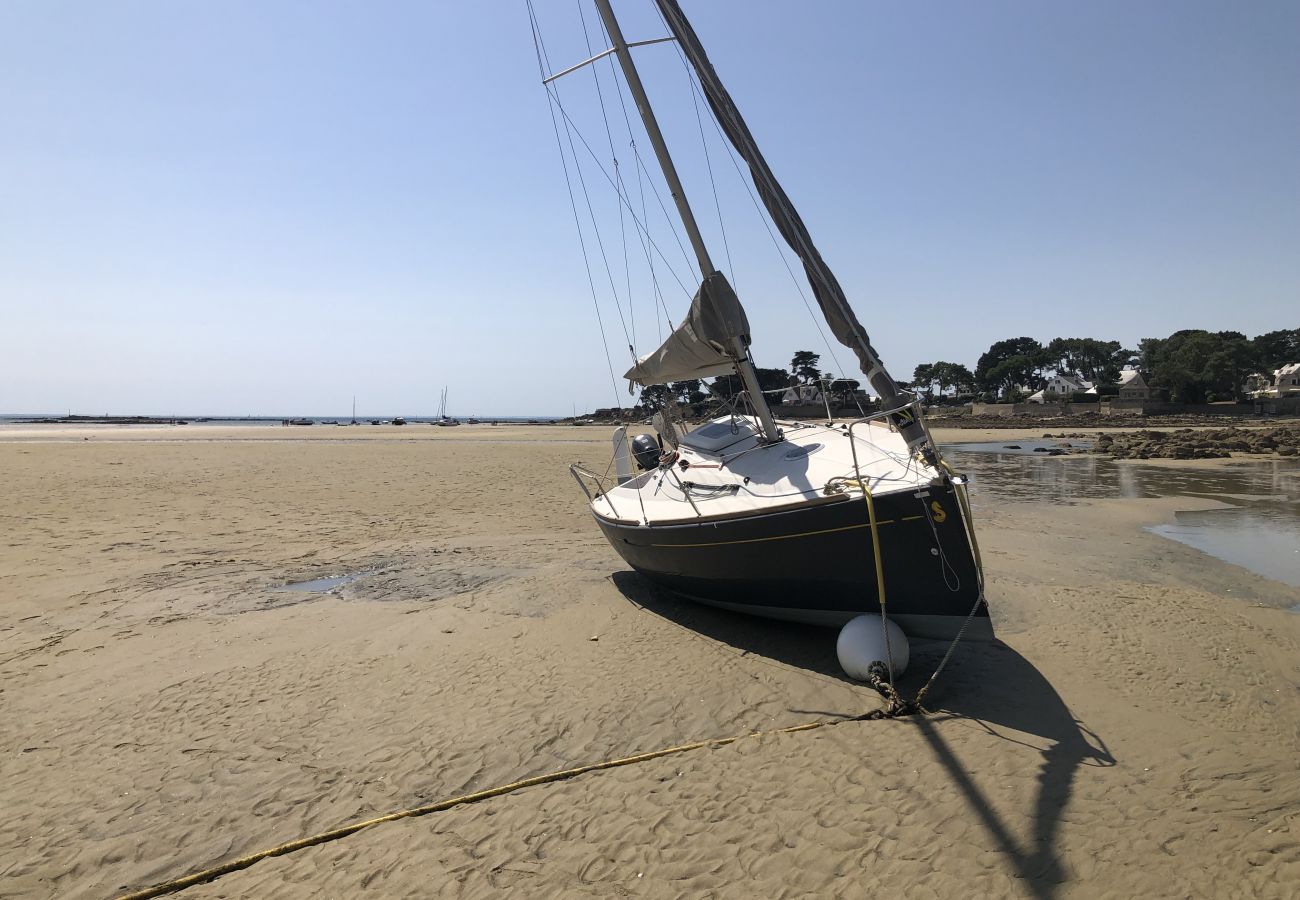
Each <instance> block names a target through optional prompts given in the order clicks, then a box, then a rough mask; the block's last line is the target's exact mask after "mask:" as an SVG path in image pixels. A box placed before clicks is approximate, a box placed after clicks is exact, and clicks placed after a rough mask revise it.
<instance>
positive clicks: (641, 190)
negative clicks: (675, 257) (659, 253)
mask: <svg viewBox="0 0 1300 900" xmlns="http://www.w3.org/2000/svg"><path fill="white" fill-rule="evenodd" d="M601 33H602V34H604V35H605V39H606V42H607V43H609V44H611V45H612V44H613V43H614V39H613V38H612V37H610V35H609V30H608V29H607V28H605V26H604V23H603V22H602V23H601ZM606 59H607V60H608V62H609V73H610V77H611V78H612V79H613V81H614V88H615V91H616V93H617V94H618V105H619V108H620V109H621V110H622V111H623V126H624V127H625V128H626V129H627V140H628V146H630V147H631V148H632V158H633V161H634V163H635V165H634V166H633V168H634V169H635V170H636V186H637V193H638V194H639V196H640V198H641V219H642V220H643V221H645V222H646V223H649V221H650V219H649V216H648V214H647V211H646V202H645V179H644V178H643V177H642V170H643V169H644V168H645V165H644V163H642V162H641V150H640V148H639V147H637V144H636V136H635V134H634V133H633V130H632V119H631V117H630V116H629V115H628V112H627V98H626V97H625V96H624V94H623V82H622V81H621V80H619V77H618V73H617V71H615V67H614V55H613V54H610V55H609V56H608V57H606ZM634 215H635V213H634ZM637 237H638V238H640V232H638V233H637ZM641 247H642V249H643V250H644V251H645V261H646V267H647V268H648V269H649V270H650V285H651V288H652V289H653V292H654V297H655V299H656V300H658V304H657V305H655V304H651V305H652V306H654V310H655V325H656V327H657V328H658V330H659V341H660V343H662V342H663V339H664V324H665V323H667V324H668V328H669V329H670V330H671V329H672V315H671V314H670V313H669V312H668V304H667V303H665V302H664V292H663V289H662V288H661V287H660V286H659V276H658V275H657V274H656V273H655V264H654V256H652V255H651V253H650V248H649V246H648V245H647V244H646V243H645V241H641ZM661 308H662V309H663V318H662V319H661V318H660V316H659V310H660V309H661Z"/></svg>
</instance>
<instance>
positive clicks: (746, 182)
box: [652, 4, 844, 372]
mask: <svg viewBox="0 0 1300 900" xmlns="http://www.w3.org/2000/svg"><path fill="white" fill-rule="evenodd" d="M652 5H653V6H654V7H655V11H656V12H657V13H658V15H659V20H660V22H662V23H663V25H664V28H666V29H668V31H669V32H670V33H671V31H672V29H671V28H670V27H669V25H668V21H667V20H666V19H665V18H664V16H663V11H662V10H661V9H659V7H658V4H652ZM672 44H673V49H675V50H676V51H677V57H678V59H680V60H681V63H682V66H683V67H684V68H685V69H686V73H687V77H688V79H689V80H690V82H691V96H692V101H694V100H695V96H696V91H697V90H702V89H701V88H699V87H698V84H697V79H696V74H695V71H694V70H693V69H692V68H691V64H690V62H689V61H688V60H687V59H686V54H685V53H684V52H683V51H682V48H681V45H680V44H678V43H677V42H676V41H673V42H672ZM696 115H697V116H698V115H699V108H698V105H697V107H696ZM709 121H711V122H712V123H713V127H714V130H716V131H717V133H718V137H719V138H720V139H721V144H722V146H723V148H724V149H725V150H726V151H727V155H728V157H729V158H730V159H731V165H732V167H733V168H735V170H736V174H737V175H739V176H740V183H741V184H742V185H743V186H744V188H745V191H746V193H748V194H749V200H750V202H751V203H752V204H753V205H754V209H755V210H756V211H757V213H758V218H759V221H761V222H762V223H763V227H764V228H765V229H766V230H767V235H768V237H769V238H770V239H771V241H772V245H773V246H774V247H775V248H776V252H777V255H778V256H779V257H780V259H781V264H782V265H784V266H785V271H786V273H787V274H788V275H789V276H790V281H791V283H793V284H794V287H795V290H796V291H798V293H799V299H800V300H802V301H803V306H804V309H805V310H807V312H808V317H809V318H810V319H812V323H813V325H814V326H815V327H816V329H817V333H818V334H819V335H821V339H822V343H823V344H824V345H825V346H826V352H827V353H828V354H829V356H830V358H831V361H832V362H833V363H835V368H836V369H839V370H840V371H841V372H843V371H844V368H843V366H842V365H841V364H840V360H839V357H838V356H837V355H836V353H835V349H834V347H833V346H832V344H831V341H830V339H829V338H828V337H827V336H826V330H825V329H824V328H823V327H822V323H821V320H820V319H819V318H818V316H817V314H816V313H814V312H813V309H812V304H811V303H809V302H808V295H807V293H806V292H805V291H804V287H803V284H802V283H801V282H800V280H799V278H798V276H796V275H795V274H794V269H793V268H792V267H791V266H790V261H789V258H788V257H787V253H788V252H790V251H789V250H788V248H786V247H783V246H782V245H781V242H780V241H779V240H778V239H777V237H776V234H775V232H773V230H772V223H771V222H770V221H769V217H768V216H767V215H766V214H765V213H764V212H763V207H762V206H761V205H760V204H759V202H758V197H756V196H755V195H754V187H753V185H752V184H751V183H750V179H749V178H747V177H745V173H744V172H743V171H742V170H741V168H740V162H739V161H738V160H737V159H736V150H735V148H734V147H733V146H732V145H731V142H730V141H729V140H727V136H726V135H725V134H724V133H723V131H722V126H721V125H720V124H719V123H718V119H717V116H716V115H714V113H713V108H712V106H710V107H709ZM706 160H707V151H706ZM710 178H712V167H710ZM714 200H715V202H716V200H717V189H716V186H715V188H714ZM720 220H721V213H719V221H720ZM723 245H724V247H725V245H726V233H725V231H724V233H723ZM727 261H728V264H730V262H731V258H730V251H729V250H728V258H727ZM732 281H733V284H734V281H735V278H734V275H733V278H732Z"/></svg>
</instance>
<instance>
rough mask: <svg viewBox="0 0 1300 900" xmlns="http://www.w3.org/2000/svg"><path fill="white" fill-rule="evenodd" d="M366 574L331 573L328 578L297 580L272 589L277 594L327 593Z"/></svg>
mask: <svg viewBox="0 0 1300 900" xmlns="http://www.w3.org/2000/svg"><path fill="white" fill-rule="evenodd" d="M365 574H367V573H365V572H353V573H351V574H349V575H330V576H328V577H326V578H313V579H312V580H311V581H295V582H293V583H292V584H284V585H281V586H280V587H273V588H271V590H272V591H273V592H275V593H277V594H278V593H282V592H284V591H301V592H303V593H308V594H327V593H329V592H330V591H332V590H334V589H335V588H341V587H343V585H345V584H351V583H352V582H354V581H356V580H357V579H358V578H360V577H361V576H362V575H365Z"/></svg>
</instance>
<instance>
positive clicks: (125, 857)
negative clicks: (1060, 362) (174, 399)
mask: <svg viewBox="0 0 1300 900" xmlns="http://www.w3.org/2000/svg"><path fill="white" fill-rule="evenodd" d="M18 430H19V429H6V430H5V432H4V433H3V434H0V472H3V473H4V475H3V496H4V498H5V502H4V504H3V505H2V506H0V534H2V535H3V538H2V539H0V723H2V724H0V753H2V755H0V759H2V760H3V763H2V765H3V769H2V770H0V784H3V785H4V799H5V804H4V806H5V811H6V814H5V816H4V817H3V819H0V847H3V848H4V851H3V853H0V896H23V897H27V896H31V897H53V896H60V897H65V896H86V897H104V896H110V895H113V894H115V893H120V892H123V891H126V890H130V889H137V888H142V887H145V886H147V885H149V884H152V883H154V882H158V881H163V880H167V879H169V878H173V877H176V876H180V875H183V874H185V873H187V872H188V871H191V870H193V869H198V868H203V867H206V866H209V865H212V864H215V863H218V862H220V861H223V860H225V859H228V858H231V857H234V856H238V855H242V854H245V853H251V852H254V851H257V850H260V849H263V848H266V847H270V846H272V845H276V844H279V843H282V842H284V841H288V840H292V839H294V838H298V837H302V836H305V835H309V834H312V833H315V832H319V831H323V830H326V829H329V828H333V827H335V826H338V825H341V824H345V823H347V822H350V821H354V820H358V819H365V818H369V817H372V816H375V815H379V814H383V813H387V812H391V811H394V810H398V809H403V808H407V807H411V806H417V805H420V804H424V803H428V802H432V801H435V800H438V799H442V798H444V797H451V796H455V795H458V794H462V793H466V792H469V791H474V790H481V789H484V788H488V787H492V786H495V785H498V784H504V783H507V782H513V781H516V780H518V779H520V778H523V777H527V776H530V775H537V774H541V773H545V772H550V771H554V770H558V769H563V768H567V767H570V766H575V765H581V764H584V763H592V762H598V761H600V760H604V759H608V758H613V757H621V756H626V755H629V754H633V753H639V752H644V751H651V750H656V749H659V748H663V747H669V746H673V745H676V744H681V743H685V742H689V741H696V740H701V739H704V738H710V737H721V736H728V735H734V734H744V733H747V732H750V731H766V730H771V729H777V728H782V727H785V726H790V725H796V724H799V723H803V722H808V721H814V720H822V719H837V718H844V717H850V716H855V715H859V714H861V713H864V712H867V711H869V710H871V709H875V708H879V707H880V706H881V701H880V699H879V697H878V696H877V695H875V694H874V693H873V692H871V691H870V690H868V689H866V688H864V687H862V686H860V685H856V684H853V683H852V682H849V681H847V680H845V679H844V678H843V677H842V676H841V675H840V674H839V671H838V667H837V665H836V662H835V657H834V649H833V648H834V638H835V635H834V632H830V631H823V630H820V629H812V628H800V627H794V626H790V625H784V624H780V623H770V622H762V621H756V620H749V619H746V618H743V617H739V616H734V615H730V614H725V613H721V612H716V611H711V610H707V609H703V608H698V607H695V606H691V605H689V604H685V603H682V602H679V601H676V600H674V599H672V598H671V597H667V596H665V595H662V594H659V593H657V592H655V591H653V590H652V589H650V588H648V587H647V586H646V585H645V584H644V583H643V582H641V580H640V579H639V578H637V577H636V576H634V575H633V574H631V573H629V572H628V571H627V570H626V568H625V566H624V565H623V564H622V561H621V560H620V559H619V558H618V556H617V555H616V554H615V553H614V552H613V551H612V550H611V549H610V548H609V547H608V546H607V545H606V544H605V543H604V541H603V539H602V538H601V537H600V535H599V533H598V532H597V531H596V529H595V528H594V526H593V525H592V524H591V523H590V520H589V517H588V515H587V514H586V512H585V510H584V504H583V503H582V497H581V495H580V493H579V492H578V489H577V487H576V485H575V484H574V483H573V481H572V479H571V478H570V477H569V475H568V472H567V471H566V468H565V467H566V466H567V464H568V463H569V462H571V461H574V460H582V461H584V462H586V463H587V464H588V465H591V466H593V467H597V468H599V469H601V470H603V469H604V466H605V463H606V461H607V458H608V442H607V438H608V434H607V432H608V429H606V428H597V427H583V428H571V427H537V426H529V427H511V426H495V427H489V426H461V427H459V428H454V429H444V428H435V427H432V426H427V425H408V426H405V427H404V428H398V427H393V426H388V427H370V426H365V427H359V428H346V429H345V428H341V427H327V426H318V427H316V428H301V429H289V428H278V427H255V428H218V427H193V426H179V427H172V428H166V427H159V428H152V427H149V428H145V427H142V428H134V427H130V428H117V429H114V428H109V427H98V428H97V427H89V428H81V427H76V428H59V429H52V427H51V426H45V430H44V431H40V430H39V429H38V428H37V427H35V426H33V427H30V428H25V429H21V431H22V434H21V435H18V434H17V431H18ZM1040 433H1041V432H1040ZM51 436H55V437H58V438H60V439H61V441H60V442H49V440H48V439H49V438H50V437H51ZM938 436H939V437H940V439H941V440H942V439H948V440H956V441H962V440H977V439H978V438H977V437H976V436H974V435H972V433H971V432H957V433H954V434H952V435H947V434H944V433H940V434H939V435H938ZM1004 437H1006V438H1008V439H1011V435H1010V434H1009V433H1006V432H998V433H996V435H995V439H1001V438H1004ZM84 438H89V440H84ZM976 490H977V491H978V482H977V485H976ZM975 499H976V506H977V510H978V514H979V523H978V524H979V528H980V531H979V533H980V537H981V541H982V544H983V549H984V553H985V560H986V568H987V575H988V593H989V599H990V603H991V605H992V608H993V614H994V620H995V623H996V627H997V628H998V632H999V636H1000V638H1001V643H999V644H995V645H979V644H970V645H963V646H962V647H961V648H959V649H958V651H957V653H956V655H955V657H954V659H953V662H952V663H951V664H950V667H949V669H948V670H947V671H946V672H945V673H944V675H943V676H941V679H940V681H939V682H938V684H937V686H936V687H935V689H934V691H933V692H932V694H931V697H930V701H931V702H930V705H931V707H932V708H933V709H934V712H933V714H932V715H930V716H927V717H924V718H912V719H906V720H898V721H886V722H881V721H861V722H845V723H843V724H837V725H834V726H832V727H827V728H821V729H818V730H816V731H811V732H803V733H795V734H784V735H769V736H764V737H758V738H753V739H749V740H745V741H741V742H738V743H735V744H732V745H729V746H727V747H722V748H717V749H710V750H700V751H694V752H691V753H686V754H681V755H677V756H671V757H665V758H662V759H657V760H652V761H649V762H645V763H642V764H638V765H634V766H628V767H625V768H620V769H615V770H610V771H607V772H601V773H593V774H590V775H584V776H580V777H578V778H575V779H572V780H569V781H565V782H561V783H556V784H550V785H543V786H539V787H533V788H528V789H525V790H523V791H520V792H517V793H514V794H511V795H509V796H505V797H500V798H496V799H493V800H488V801H485V802H482V803H478V804H475V805H470V806H463V807H458V808H456V809H453V810H451V811H448V812H444V813H437V814H434V815H430V816H427V817H423V818H418V819H409V820H403V821H398V822H394V823H389V824H385V825H380V826H377V827H375V828H372V829H368V830H366V831H362V832H360V833H358V834H355V835H353V836H351V837H348V838H345V839H343V840H340V841H337V842H333V843H329V844H324V845H321V846H318V847H314V848H310V849H306V850H302V851H300V852H297V853H294V854H292V855H289V856H285V857H281V858H278V859H272V860H267V861H264V862H260V863H258V864H256V865H254V866H252V867H251V868H249V869H246V870H244V871H241V872H238V873H235V874H231V875H228V876H226V877H223V878H221V879H219V880H217V881H215V882H212V883H209V884H207V885H203V886H199V887H195V888H192V889H190V890H188V891H187V892H185V894H184V895H183V896H192V897H236V896H259V897H307V896H317V895H325V896H351V895H354V894H357V893H360V892H361V891H362V890H367V889H368V890H370V891H372V892H376V893H377V894H378V895H380V896H387V895H410V894H422V895H430V894H434V893H437V894H439V895H446V896H495V895H499V894H503V893H504V894H516V895H527V896H556V895H563V896H602V897H603V896H609V895H612V894H631V895H636V896H655V897H658V896H699V895H709V894H714V895H718V896H737V897H739V896H745V897H749V896H787V895H788V896H799V895H805V894H809V895H817V896H829V895H837V896H851V897H853V896H863V897H865V896H879V895H891V894H897V895H900V896H904V895H905V896H909V897H911V896H918V897H925V896H934V897H958V896H960V897H966V896H972V895H993V896H1017V897H1020V896H1023V897H1038V898H1052V897H1077V898H1085V897H1086V898H1093V897H1116V898H1119V897H1125V898H1127V897H1133V896H1143V895H1145V896H1179V897H1183V896H1194V897H1196V896H1205V897H1216V896H1260V897H1286V896H1294V895H1295V892H1296V888H1295V886H1296V885H1297V884H1300V766H1298V765H1297V755H1296V748H1297V746H1300V615H1295V614H1293V613H1288V612H1286V611H1285V608H1286V607H1289V606H1291V605H1294V604H1295V603H1297V602H1300V590H1297V589H1295V588H1290V587H1287V586H1285V585H1282V584H1279V583H1277V582H1273V581H1269V580H1267V579H1264V578H1260V577H1258V576H1255V575H1252V574H1250V573H1249V572H1246V571H1245V570H1242V569H1239V568H1236V567H1234V566H1230V565H1227V564H1225V563H1221V562H1219V561H1217V560H1214V559H1212V558H1210V557H1208V556H1205V555H1203V554H1201V553H1199V552H1197V551H1195V550H1193V549H1191V548H1189V547H1185V546H1183V545H1180V544H1177V543H1174V542H1171V541H1167V540H1164V539H1162V538H1160V537H1158V536H1156V535H1153V534H1150V533H1148V532H1146V531H1144V530H1143V528H1144V526H1146V525H1151V524H1157V523H1160V522H1164V521H1167V520H1168V519H1169V518H1170V516H1171V515H1172V513H1173V511H1174V510H1175V509H1186V508H1189V501H1187V500H1186V499H1179V500H1167V499H1166V500H1150V499H1147V500H1138V499H1134V500H1087V501H1075V502H1073V503H1071V504H1068V505H1065V504H1054V503H1042V502H1037V503H1034V502H1017V501H1013V500H1007V499H998V498H997V497H994V496H991V495H988V494H984V495H980V494H978V493H977V494H976V498H975ZM351 572H366V573H368V574H366V575H365V576H363V577H361V578H358V579H356V580H354V581H352V582H349V583H348V584H346V585H344V586H342V587H341V588H339V589H338V590H337V591H335V592H333V593H329V594H313V593H301V592H283V591H274V590H272V588H275V587H279V586H283V585H285V584H286V583H289V582H295V581H302V580H307V579H313V578H319V577H325V576H330V575H339V574H344V573H351ZM593 638H594V640H593ZM943 649H944V648H943V647H942V646H941V645H933V644H923V643H920V642H916V643H914V645H913V659H914V662H913V666H912V669H911V670H910V671H909V673H908V675H907V676H905V678H904V687H905V689H906V691H907V692H909V693H910V692H914V691H915V690H916V689H917V688H918V687H919V686H920V684H921V682H922V681H923V680H924V678H925V676H926V675H928V673H929V672H930V671H931V670H932V669H933V667H934V665H935V664H936V663H937V662H938V659H939V657H940V656H941V655H942V652H943Z"/></svg>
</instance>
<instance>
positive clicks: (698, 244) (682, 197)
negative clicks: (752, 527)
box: [596, 0, 781, 442]
mask: <svg viewBox="0 0 1300 900" xmlns="http://www.w3.org/2000/svg"><path fill="white" fill-rule="evenodd" d="M596 9H597V10H599V12H600V18H601V19H602V20H603V21H604V23H605V30H606V31H608V32H609V37H610V40H612V41H613V42H614V51H615V55H617V56H618V63H619V65H620V66H621V67H622V69H623V77H624V78H625V79H626V80H627V86H628V88H629V89H630V90H631V91H632V98H633V99H634V100H635V101H636V108H637V112H639V113H640V114H641V121H642V122H643V123H644V124H645V130H646V134H648V135H649V136H650V143H651V145H652V146H653V147H654V150H655V156H656V157H657V158H658V160H659V168H660V169H662V170H663V173H664V180H665V181H667V182H668V190H669V192H670V193H672V195H673V202H674V203H676V204H677V214H678V215H679V216H680V217H681V220H682V225H683V226H685V228H686V234H687V236H688V237H689V238H690V240H691V247H693V248H694V250H695V257H696V259H697V260H698V261H699V265H700V274H701V275H703V276H704V277H705V278H706V279H707V278H708V277H709V276H711V275H713V274H714V273H716V272H717V271H718V270H717V269H716V268H715V267H714V265H713V261H712V260H711V259H710V258H709V250H708V248H707V247H705V246H704V238H703V237H702V236H701V235H700V229H699V226H698V225H697V224H696V222H695V214H694V213H693V212H691V206H690V203H688V202H687V200H686V191H685V190H683V189H682V182H681V179H679V178H678V177H677V167H676V166H674V165H673V158H672V156H670V155H669V153H668V145H667V144H666V143H664V136H663V132H661V131H660V130H659V122H658V121H657V120H656V119H655V114H654V110H653V109H652V108H651V106H650V98H649V97H647V96H646V92H645V87H644V85H642V84H641V76H640V75H639V74H638V73H637V70H636V64H635V63H634V62H633V61H632V53H631V51H630V50H629V49H628V45H627V41H626V40H624V39H623V30H622V29H621V28H619V25H618V19H616V18H615V17H614V10H613V7H611V6H610V0H596ZM730 343H731V346H729V347H728V348H727V349H728V351H729V355H730V356H731V357H732V359H734V360H735V361H736V372H737V373H739V375H740V380H741V381H742V382H743V383H744V385H745V390H746V391H748V392H749V399H750V402H751V403H752V404H753V406H754V411H755V412H756V413H757V414H758V422H759V430H760V431H761V432H762V435H763V439H764V440H765V441H767V442H774V441H779V440H780V439H781V432H780V430H779V429H778V428H777V427H776V422H775V421H774V420H773V418H772V410H771V409H769V408H768V405H767V398H766V397H764V396H763V390H762V388H761V387H760V386H759V383H758V373H757V372H756V371H754V362H753V360H751V359H750V357H749V348H748V347H746V346H745V342H744V341H743V340H742V339H741V338H739V337H733V338H732V339H731V341H730Z"/></svg>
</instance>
